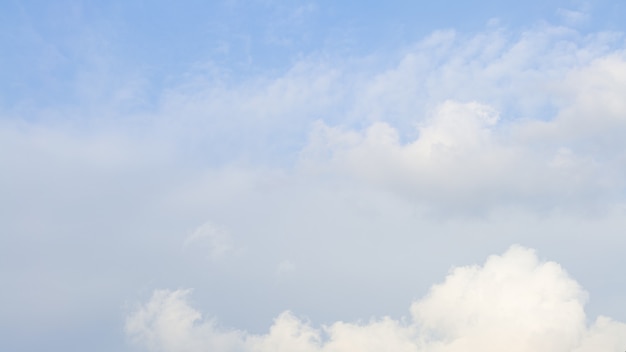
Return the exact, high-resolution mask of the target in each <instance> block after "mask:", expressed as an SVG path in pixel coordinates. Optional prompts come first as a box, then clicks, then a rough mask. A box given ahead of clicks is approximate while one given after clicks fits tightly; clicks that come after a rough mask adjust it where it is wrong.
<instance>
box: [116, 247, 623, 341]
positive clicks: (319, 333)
mask: <svg viewBox="0 0 626 352" xmlns="http://www.w3.org/2000/svg"><path fill="white" fill-rule="evenodd" d="M190 294H191V292H190V291H189V290H175V291H170V290H158V291H155V292H154V294H153V295H152V297H151V298H150V300H149V301H148V302H147V303H145V304H143V305H141V306H139V307H138V308H137V310H135V311H134V312H132V313H131V314H130V315H129V316H128V318H127V320H126V332H127V334H128V335H129V337H130V338H131V339H132V340H133V341H134V343H137V344H140V345H142V346H144V347H146V348H147V350H149V351H163V352H170V351H172V352H174V351H176V352H182V351H185V352H193V351H205V350H216V351H224V352H227V351H259V352H260V351H268V352H269V351H277V352H280V351H310V352H314V351H336V352H341V351H355V350H358V351H381V350H392V351H407V352H409V351H415V352H417V351H442V352H444V351H450V352H452V351H467V350H481V351H502V350H507V351H519V352H525V351H575V352H586V351H588V352H592V351H598V350H605V351H618V350H620V349H621V348H622V347H623V345H624V344H625V343H626V324H624V323H621V322H618V321H615V320H612V319H611V318H608V317H604V316H600V317H598V318H597V319H596V320H595V321H594V322H591V323H587V321H586V316H585V312H584V304H585V301H586V299H587V294H586V292H585V291H584V290H583V289H582V288H581V287H580V285H579V284H578V283H577V282H576V281H575V280H574V279H572V278H571V277H570V276H569V275H568V274H567V272H566V271H565V270H564V269H563V268H562V267H561V266H560V265H558V264H557V263H555V262H544V261H540V260H539V259H538V258H537V256H536V254H535V253H534V252H533V251H532V250H529V249H527V248H524V247H521V246H513V247H511V248H510V249H509V250H508V251H506V252H505V253H504V254H502V255H493V256H490V257H489V258H488V259H487V260H486V262H485V263H484V264H483V265H480V266H478V265H474V266H463V267H457V268H454V269H453V270H451V272H450V273H449V274H448V276H447V277H446V279H445V280H444V282H442V283H440V284H437V285H435V286H433V287H432V288H431V289H430V291H429V293H428V295H426V296H425V297H423V298H422V299H420V300H417V301H415V302H413V303H412V304H411V308H410V317H408V318H403V319H399V320H398V319H392V318H389V317H383V318H375V319H371V320H370V321H368V322H360V323H346V322H342V321H337V322H334V323H332V324H329V325H326V326H323V327H322V328H315V327H313V326H311V324H310V323H309V322H307V321H306V320H302V319H299V318H297V317H296V316H295V315H293V314H292V313H290V312H284V313H282V314H281V315H279V316H278V317H277V318H276V319H275V320H274V323H273V324H272V326H271V327H270V328H269V331H268V333H266V334H260V335H255V334H249V333H246V332H244V331H239V330H232V329H228V328H225V327H223V326H221V325H220V324H219V323H218V322H216V321H215V320H211V319H209V318H206V317H203V316H202V314H201V313H200V312H198V311H197V310H195V309H194V308H193V307H192V306H191V305H190V301H189V298H190Z"/></svg>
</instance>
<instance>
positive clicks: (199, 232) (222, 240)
mask: <svg viewBox="0 0 626 352" xmlns="http://www.w3.org/2000/svg"><path fill="white" fill-rule="evenodd" d="M190 247H201V248H202V249H203V250H206V252H207V253H206V255H207V256H208V257H209V258H211V259H213V260H217V259H220V258H222V257H224V256H225V255H227V254H228V253H231V252H233V251H234V250H235V248H234V246H233V243H232V236H231V235H230V233H228V232H227V231H226V230H225V229H223V228H220V227H218V226H216V225H215V224H213V223H212V222H206V223H204V224H202V225H201V226H199V227H198V228H196V229H195V230H194V231H193V232H192V233H191V234H190V235H189V236H187V238H186V239H185V241H184V242H183V248H184V249H188V248H190Z"/></svg>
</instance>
